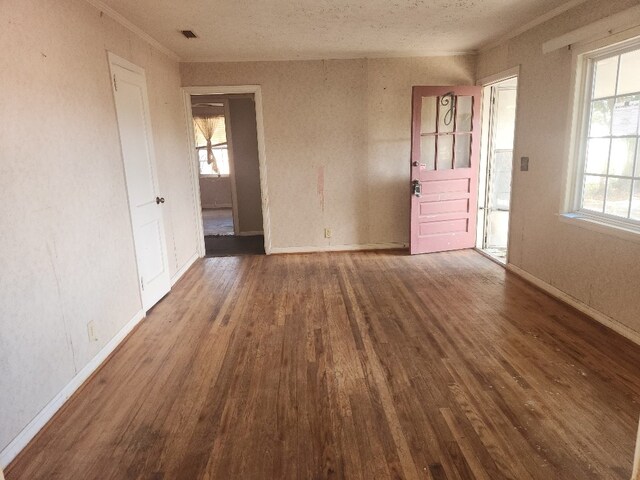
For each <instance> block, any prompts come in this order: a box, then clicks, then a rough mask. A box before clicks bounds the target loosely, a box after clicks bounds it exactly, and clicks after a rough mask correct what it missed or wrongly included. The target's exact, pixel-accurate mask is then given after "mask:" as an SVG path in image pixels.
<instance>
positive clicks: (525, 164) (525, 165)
mask: <svg viewBox="0 0 640 480" xmlns="http://www.w3.org/2000/svg"><path fill="white" fill-rule="evenodd" d="M520 171H521V172H528V171H529V157H520Z"/></svg>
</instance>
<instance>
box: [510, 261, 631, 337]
mask: <svg viewBox="0 0 640 480" xmlns="http://www.w3.org/2000/svg"><path fill="white" fill-rule="evenodd" d="M507 270H508V271H510V272H512V273H514V274H515V275H517V276H519V277H521V278H523V279H524V280H526V281H527V282H529V283H531V284H533V285H535V286H536V287H538V288H539V289H541V290H543V291H544V292H546V293H548V294H549V295H551V296H552V297H555V298H557V299H558V300H560V301H561V302H564V303H566V304H568V305H570V306H572V307H573V308H575V309H576V310H579V311H580V312H582V313H584V314H585V315H587V316H589V317H591V318H592V319H594V320H595V321H596V322H598V323H601V324H602V325H604V326H605V327H609V328H610V329H611V330H613V331H615V332H617V333H619V334H620V335H622V336H623V337H625V338H627V339H629V340H631V341H632V342H633V343H636V344H638V345H640V332H637V331H636V330H633V329H631V328H629V327H627V326H626V325H624V324H622V323H620V322H618V321H617V320H615V319H613V318H611V317H609V316H608V315H605V314H604V313H602V312H599V311H598V310H596V309H595V308H593V307H590V306H589V305H587V304H586V303H583V302H581V301H580V300H578V299H577V298H574V297H572V296H571V295H569V294H567V293H565V292H563V291H562V290H560V289H559V288H556V287H554V286H553V285H550V284H548V283H547V282H545V281H544V280H541V279H539V278H538V277H536V276H534V275H532V274H530V273H529V272H527V271H525V270H523V269H521V268H520V267H516V266H515V265H514V264H512V263H508V264H507Z"/></svg>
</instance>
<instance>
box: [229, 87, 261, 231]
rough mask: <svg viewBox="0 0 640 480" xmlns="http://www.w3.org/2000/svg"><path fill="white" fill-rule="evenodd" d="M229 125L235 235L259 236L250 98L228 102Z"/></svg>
mask: <svg viewBox="0 0 640 480" xmlns="http://www.w3.org/2000/svg"><path fill="white" fill-rule="evenodd" d="M229 123H230V126H229V130H230V132H231V139H232V143H233V145H232V146H233V168H234V177H235V182H236V197H237V200H238V205H237V206H236V208H237V209H238V223H239V224H240V225H238V231H239V232H240V233H242V232H262V230H263V227H262V197H261V195H260V163H259V160H258V133H257V130H256V108H255V103H254V101H253V99H252V98H231V99H229Z"/></svg>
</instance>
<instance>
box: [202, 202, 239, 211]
mask: <svg viewBox="0 0 640 480" xmlns="http://www.w3.org/2000/svg"><path fill="white" fill-rule="evenodd" d="M227 208H233V205H232V204H230V203H214V204H208V203H203V204H202V209H203V210H226V209H227Z"/></svg>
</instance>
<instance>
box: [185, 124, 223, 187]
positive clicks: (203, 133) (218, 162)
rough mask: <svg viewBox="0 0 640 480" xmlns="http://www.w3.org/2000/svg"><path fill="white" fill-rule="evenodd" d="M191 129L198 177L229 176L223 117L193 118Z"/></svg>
mask: <svg viewBox="0 0 640 480" xmlns="http://www.w3.org/2000/svg"><path fill="white" fill-rule="evenodd" d="M193 127H194V128H193V130H194V133H195V136H196V150H197V152H198V161H199V163H200V175H201V176H218V177H220V176H227V175H229V150H228V145H227V132H226V126H225V119H224V115H206V116H197V117H194V119H193ZM209 153H211V156H209Z"/></svg>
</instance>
